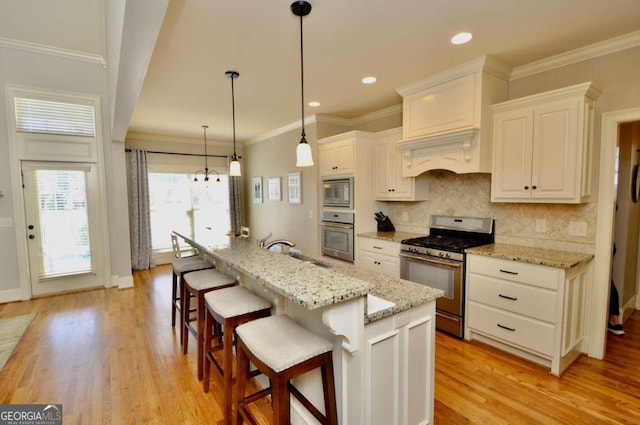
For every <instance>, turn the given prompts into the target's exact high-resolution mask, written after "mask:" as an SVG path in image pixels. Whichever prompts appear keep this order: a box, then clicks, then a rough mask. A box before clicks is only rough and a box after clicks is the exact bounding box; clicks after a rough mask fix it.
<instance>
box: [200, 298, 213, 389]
mask: <svg viewBox="0 0 640 425" xmlns="http://www.w3.org/2000/svg"><path fill="white" fill-rule="evenodd" d="M212 334H213V316H212V315H211V312H210V311H209V309H208V308H207V309H205V316H204V360H203V361H204V375H203V378H202V379H203V381H202V391H204V392H205V393H208V392H209V383H210V382H209V379H210V375H211V363H209V360H208V359H207V357H208V355H209V352H210V351H211V339H212Z"/></svg>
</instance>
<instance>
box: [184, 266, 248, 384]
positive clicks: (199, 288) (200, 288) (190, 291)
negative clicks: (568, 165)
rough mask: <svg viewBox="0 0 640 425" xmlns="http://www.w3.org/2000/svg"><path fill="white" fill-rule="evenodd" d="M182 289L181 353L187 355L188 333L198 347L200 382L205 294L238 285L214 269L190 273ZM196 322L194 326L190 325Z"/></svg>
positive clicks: (233, 279)
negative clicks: (193, 306) (193, 312)
mask: <svg viewBox="0 0 640 425" xmlns="http://www.w3.org/2000/svg"><path fill="white" fill-rule="evenodd" d="M183 279H184V289H183V293H182V295H181V298H182V300H183V309H182V310H183V311H182V315H181V316H180V317H181V327H182V329H183V330H184V337H183V341H182V352H183V353H184V354H187V351H189V332H191V333H192V334H193V335H194V336H195V337H196V341H197V345H198V352H197V366H198V380H202V359H203V350H204V332H203V331H204V311H205V308H204V296H205V294H206V293H207V292H211V291H215V290H217V289H222V288H228V287H230V286H234V285H237V284H238V281H237V279H236V278H235V277H233V276H229V275H226V274H224V273H221V272H219V271H217V270H214V269H207V270H200V271H197V272H190V273H187V274H185V275H184V277H183ZM191 296H193V297H194V298H195V299H196V300H197V306H198V307H197V315H196V318H195V319H192V318H191V315H190V307H191ZM194 320H195V321H196V326H193V325H192V324H191V322H192V321H194Z"/></svg>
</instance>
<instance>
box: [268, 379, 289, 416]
mask: <svg viewBox="0 0 640 425" xmlns="http://www.w3.org/2000/svg"><path fill="white" fill-rule="evenodd" d="M272 385H273V387H272V391H271V403H272V404H271V405H272V407H273V423H274V424H289V423H291V422H290V420H289V416H290V412H289V411H290V407H289V381H288V380H287V379H285V378H284V377H282V376H276V377H275V379H274V380H273V382H272Z"/></svg>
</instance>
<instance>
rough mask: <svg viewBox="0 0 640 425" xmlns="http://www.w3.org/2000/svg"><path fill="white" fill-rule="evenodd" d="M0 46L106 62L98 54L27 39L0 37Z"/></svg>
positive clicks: (105, 64)
mask: <svg viewBox="0 0 640 425" xmlns="http://www.w3.org/2000/svg"><path fill="white" fill-rule="evenodd" d="M0 47H6V48H8V49H14V50H22V51H25V52H30V53H39V54H43V55H49V56H57V57H60V58H65V59H71V60H77V61H84V62H90V63H97V64H100V65H102V66H103V67H105V68H106V66H107V62H106V61H105V59H104V57H102V56H100V55H92V54H89V53H83V52H78V51H77V50H68V49H62V48H60V47H52V46H46V45H44V44H37V43H30V42H28V41H21V40H13V39H10V38H3V37H0Z"/></svg>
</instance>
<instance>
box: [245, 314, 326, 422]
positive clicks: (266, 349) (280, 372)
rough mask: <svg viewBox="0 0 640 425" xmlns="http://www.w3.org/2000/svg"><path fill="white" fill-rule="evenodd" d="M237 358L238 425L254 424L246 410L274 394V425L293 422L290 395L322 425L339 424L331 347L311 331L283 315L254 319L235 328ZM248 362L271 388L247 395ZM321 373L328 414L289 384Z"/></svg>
mask: <svg viewBox="0 0 640 425" xmlns="http://www.w3.org/2000/svg"><path fill="white" fill-rule="evenodd" d="M236 334H237V336H238V339H237V345H238V349H237V357H238V401H237V405H236V407H237V412H238V419H237V425H241V424H242V423H243V420H247V421H248V422H250V423H252V424H255V423H256V422H255V419H254V418H253V417H252V416H251V413H250V412H249V409H248V407H247V405H248V404H249V403H252V402H254V401H256V400H258V399H260V398H262V397H265V396H267V395H269V394H271V400H272V408H273V424H274V425H282V424H289V423H290V412H289V409H290V399H289V397H290V394H291V395H294V396H295V397H296V398H297V399H298V400H299V401H300V403H302V405H303V406H304V407H305V408H306V409H307V410H308V411H309V412H310V413H311V414H312V415H313V416H314V417H315V418H316V419H317V420H318V421H319V422H320V423H321V424H331V425H335V424H337V423H338V414H337V410H336V394H335V383H334V378H333V359H332V349H333V345H332V343H331V342H329V341H327V340H325V339H323V338H320V337H319V336H317V335H315V334H313V333H311V332H309V331H307V330H306V329H304V328H303V327H302V326H300V325H298V324H297V323H296V322H294V321H293V320H292V319H291V318H290V317H289V316H287V315H284V314H279V315H276V316H270V317H266V318H264V319H258V320H254V321H251V322H248V323H245V324H242V325H240V326H238V327H237V328H236ZM249 361H251V363H253V365H254V366H255V367H256V368H257V369H258V370H259V371H260V372H262V373H263V374H264V375H266V376H267V377H268V378H269V381H270V383H271V386H270V387H269V388H265V389H263V390H261V391H258V392H256V393H254V394H251V395H248V396H245V390H246V385H247V379H248V375H249V373H248V372H249ZM317 367H320V368H321V373H322V387H323V393H324V407H325V414H324V415H323V414H322V413H321V412H320V411H319V410H318V409H317V408H316V407H315V406H314V405H313V404H311V402H310V401H309V400H308V399H307V398H306V397H305V396H304V395H302V393H301V392H300V391H298V390H297V389H296V388H295V387H294V386H293V385H292V384H291V380H292V379H294V378H296V377H298V376H300V375H302V374H304V373H306V372H308V371H310V370H313V369H315V368H317Z"/></svg>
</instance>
